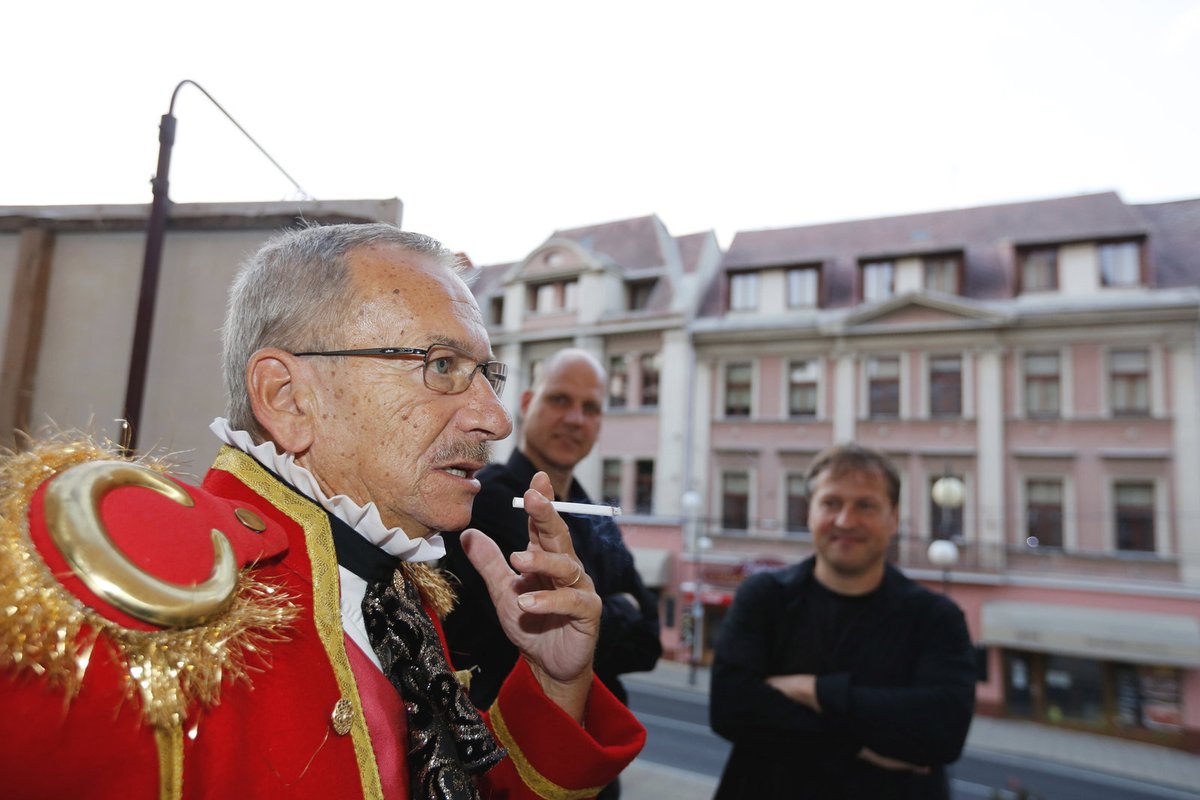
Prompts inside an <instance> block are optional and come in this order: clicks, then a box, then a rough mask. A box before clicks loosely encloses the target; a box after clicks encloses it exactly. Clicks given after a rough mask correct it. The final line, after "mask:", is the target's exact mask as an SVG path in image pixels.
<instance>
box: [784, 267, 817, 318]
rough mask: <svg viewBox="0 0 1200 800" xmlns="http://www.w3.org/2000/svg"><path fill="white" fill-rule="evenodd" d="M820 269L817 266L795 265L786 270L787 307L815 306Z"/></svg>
mask: <svg viewBox="0 0 1200 800" xmlns="http://www.w3.org/2000/svg"><path fill="white" fill-rule="evenodd" d="M820 277H821V270H820V269H819V268H818V267H795V268H793V269H789V270H788V271H787V304H788V308H816V307H817V287H818V286H820Z"/></svg>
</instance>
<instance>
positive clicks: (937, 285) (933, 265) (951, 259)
mask: <svg viewBox="0 0 1200 800" xmlns="http://www.w3.org/2000/svg"><path fill="white" fill-rule="evenodd" d="M922 262H923V264H922V266H923V268H924V272H925V274H924V286H925V288H926V289H929V290H931V291H934V292H941V293H942V294H961V293H962V288H961V286H960V283H961V279H960V276H961V275H962V259H961V258H959V257H958V256H926V257H925V258H924V259H922Z"/></svg>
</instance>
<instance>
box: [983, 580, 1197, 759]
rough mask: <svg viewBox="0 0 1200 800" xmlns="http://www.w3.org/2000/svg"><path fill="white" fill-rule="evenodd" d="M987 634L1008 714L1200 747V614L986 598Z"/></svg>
mask: <svg viewBox="0 0 1200 800" xmlns="http://www.w3.org/2000/svg"><path fill="white" fill-rule="evenodd" d="M981 617H982V619H981V621H982V637H981V638H982V639H983V641H984V643H985V644H986V645H987V646H988V647H993V648H996V649H997V650H998V651H999V652H1000V663H1001V665H1002V669H1003V678H1002V679H1003V700H1002V703H1003V706H1002V711H1003V713H1004V714H1005V715H1006V716H1009V717H1013V718H1019V719H1030V720H1035V721H1038V722H1044V723H1048V724H1052V725H1062V726H1066V727H1073V728H1078V729H1082V730H1090V731H1094V732H1097V733H1105V734H1110V735H1115V736H1122V737H1126V738H1132V739H1139V740H1143V741H1150V742H1155V743H1158V744H1164V745H1169V746H1172V747H1179V748H1184V749H1188V750H1194V749H1196V747H1197V745H1198V744H1200V742H1197V741H1196V737H1195V735H1194V733H1190V732H1189V728H1190V729H1191V730H1192V731H1194V728H1195V726H1194V725H1192V726H1189V724H1188V719H1189V716H1191V717H1195V716H1197V714H1196V709H1189V708H1188V700H1189V699H1192V700H1193V702H1194V701H1195V698H1189V697H1188V692H1187V682H1188V679H1189V676H1195V674H1196V673H1195V670H1196V669H1197V667H1200V621H1198V620H1197V619H1196V618H1195V617H1189V616H1183V615H1177V614H1151V613H1146V612H1133V611H1117V610H1104V609H1092V608H1081V607H1076V606H1063V605H1051V604H1041V603H1019V602H991V603H985V604H984V605H983V608H982V614H981Z"/></svg>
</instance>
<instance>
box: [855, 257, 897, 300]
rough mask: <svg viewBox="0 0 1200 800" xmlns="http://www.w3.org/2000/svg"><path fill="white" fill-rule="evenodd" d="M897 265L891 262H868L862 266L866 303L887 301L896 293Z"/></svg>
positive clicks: (863, 291)
mask: <svg viewBox="0 0 1200 800" xmlns="http://www.w3.org/2000/svg"><path fill="white" fill-rule="evenodd" d="M895 272H896V270H895V265H894V264H892V262H891V261H868V262H867V263H865V264H863V265H862V299H863V302H864V303H872V302H875V301H876V300H886V299H888V298H889V297H891V296H892V295H893V294H895V293H896V284H895Z"/></svg>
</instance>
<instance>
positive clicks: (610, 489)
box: [600, 458, 621, 506]
mask: <svg viewBox="0 0 1200 800" xmlns="http://www.w3.org/2000/svg"><path fill="white" fill-rule="evenodd" d="M600 497H601V499H602V500H603V502H605V503H608V504H609V505H610V506H619V505H621V459H619V458H606V459H604V461H603V462H602V466H601V477H600Z"/></svg>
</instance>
